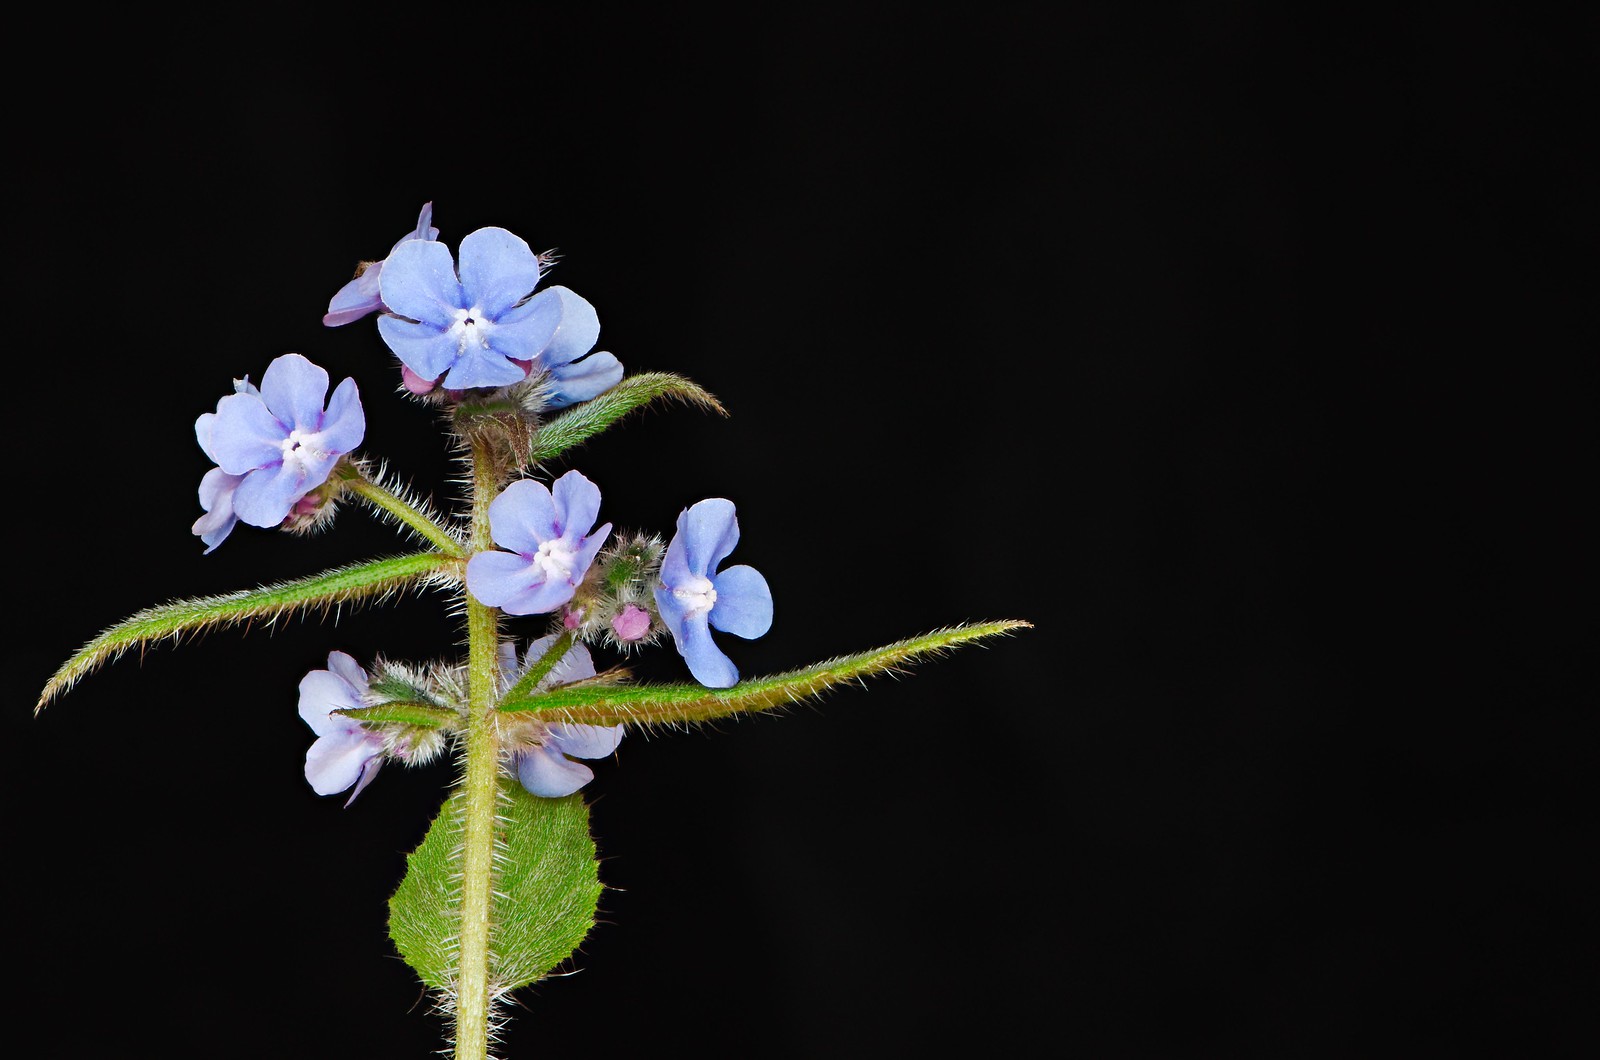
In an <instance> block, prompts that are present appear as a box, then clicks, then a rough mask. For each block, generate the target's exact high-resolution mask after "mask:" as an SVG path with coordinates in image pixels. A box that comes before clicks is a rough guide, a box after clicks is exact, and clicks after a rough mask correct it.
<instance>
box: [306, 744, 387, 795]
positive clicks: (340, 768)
mask: <svg viewBox="0 0 1600 1060" xmlns="http://www.w3.org/2000/svg"><path fill="white" fill-rule="evenodd" d="M381 753H382V749H381V747H378V746H375V745H374V744H373V742H372V741H370V740H368V739H367V738H366V734H365V733H361V732H350V731H341V732H336V733H330V734H329V735H327V736H321V737H318V738H317V741H316V742H315V743H313V744H312V745H311V747H310V749H309V750H307V751H306V780H307V781H309V782H310V784H311V790H312V791H314V792H316V793H317V794H318V795H336V794H338V793H339V792H341V791H343V790H345V789H346V788H348V787H350V786H351V785H353V784H355V783H356V782H357V781H359V780H360V779H361V776H362V773H363V772H365V771H366V769H367V767H368V765H369V764H370V762H371V761H372V759H373V758H374V757H377V756H378V755H380V754H381ZM367 779H368V780H370V779H371V778H370V777H368V778H367Z"/></svg>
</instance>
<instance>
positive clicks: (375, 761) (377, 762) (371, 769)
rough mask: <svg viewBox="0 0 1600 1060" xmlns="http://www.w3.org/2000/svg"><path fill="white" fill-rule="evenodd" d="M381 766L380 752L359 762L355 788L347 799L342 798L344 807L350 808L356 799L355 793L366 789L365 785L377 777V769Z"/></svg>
mask: <svg viewBox="0 0 1600 1060" xmlns="http://www.w3.org/2000/svg"><path fill="white" fill-rule="evenodd" d="M382 768H383V755H382V754H375V755H373V756H372V757H371V758H369V759H367V760H366V761H365V762H363V763H361V775H360V776H359V777H357V778H356V786H355V790H354V791H352V792H351V793H350V797H349V798H348V799H346V800H344V808H345V809H347V810H348V809H349V808H350V804H351V803H352V802H355V801H356V796H357V795H360V794H361V793H362V792H363V791H366V790H367V785H368V784H371V783H372V782H373V780H375V779H376V778H377V776H378V770H380V769H382Z"/></svg>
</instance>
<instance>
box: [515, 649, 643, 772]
mask: <svg viewBox="0 0 1600 1060" xmlns="http://www.w3.org/2000/svg"><path fill="white" fill-rule="evenodd" d="M555 640H556V635H555V634H553V633H552V634H551V635H550V636H548V637H540V638H539V639H538V640H536V641H534V642H533V643H532V644H530V645H528V652H527V654H526V655H525V656H523V661H522V665H521V666H518V665H517V651H516V648H514V647H513V646H512V645H510V644H502V645H501V646H500V673H501V683H502V686H503V687H504V688H509V687H510V686H511V685H512V684H514V683H515V681H516V678H517V676H518V675H520V674H521V673H522V671H523V670H525V669H527V667H528V665H529V664H531V663H534V662H537V661H538V660H539V659H541V658H543V657H544V653H545V652H547V651H549V650H550V646H551V645H552V644H554V643H555ZM594 675H595V670H594V660H593V659H591V658H590V657H589V649H588V648H585V647H584V646H583V645H582V644H574V645H573V646H572V647H571V648H570V649H568V651H567V653H566V654H565V655H563V656H562V657H561V660H560V661H559V662H557V663H556V664H555V666H553V667H551V669H550V672H549V673H547V674H545V675H544V678H543V679H542V680H540V682H539V684H538V686H537V687H536V688H535V691H536V692H547V691H549V690H550V689H552V688H559V687H560V686H562V685H569V684H571V683H572V682H574V681H582V680H585V679H587V678H590V677H593V676H594ZM622 732H623V728H622V726H621V725H576V724H571V723H568V722H550V723H544V722H536V731H535V734H534V739H535V740H537V742H536V743H532V744H528V745H525V746H524V747H523V748H522V749H521V750H519V751H518V752H517V754H516V758H515V767H516V771H517V779H518V780H520V781H521V782H522V786H523V787H525V788H527V789H528V790H529V791H530V792H532V793H533V794H535V795H539V796H541V797H543V798H547V799H559V798H561V797H562V796H564V795H571V794H572V793H573V792H575V791H577V790H578V789H579V788H581V787H583V786H584V785H585V784H587V783H589V781H591V780H593V779H594V771H593V770H591V769H590V768H589V767H588V766H586V765H584V764H582V763H581V762H574V761H572V759H573V758H605V757H606V756H608V755H610V754H612V753H613V752H615V751H616V749H617V745H618V744H620V743H621V742H622ZM569 755H570V756H571V757H570V758H569V757H568V756H569Z"/></svg>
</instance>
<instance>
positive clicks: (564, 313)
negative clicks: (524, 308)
mask: <svg viewBox="0 0 1600 1060" xmlns="http://www.w3.org/2000/svg"><path fill="white" fill-rule="evenodd" d="M540 298H546V299H554V300H555V301H556V302H557V304H558V305H559V307H560V312H561V316H560V325H559V326H558V327H557V328H556V331H555V334H554V335H552V336H551V337H550V343H549V345H548V346H546V347H545V350H544V353H542V354H540V356H539V364H540V365H541V366H542V367H544V368H546V369H550V368H556V367H558V366H560V365H563V364H567V363H569V362H572V361H576V360H577V359H578V358H579V357H582V356H583V355H584V354H586V353H588V352H589V351H590V350H592V349H594V344H595V343H596V342H598V341H599V339H600V314H598V313H596V312H595V311H594V306H592V305H590V304H589V300H588V299H586V298H583V297H581V296H579V295H577V294H574V293H573V292H572V290H570V289H569V288H566V287H561V286H556V287H551V288H549V289H547V290H545V291H543V292H541V293H540V294H539V295H538V296H537V297H535V298H534V299H533V300H532V301H533V302H536V301H538V300H539V299H540ZM529 304H530V305H531V304H532V302H530V303H529Z"/></svg>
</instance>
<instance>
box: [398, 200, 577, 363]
mask: <svg viewBox="0 0 1600 1060" xmlns="http://www.w3.org/2000/svg"><path fill="white" fill-rule="evenodd" d="M539 265H540V263H539V258H538V255H536V254H534V252H533V251H532V250H531V249H529V247H528V244H527V243H526V242H524V241H523V240H522V239H521V238H519V237H518V236H515V235H512V234H511V233H510V232H507V231H506V230H505V229H504V228H480V229H478V230H477V231H476V232H472V233H470V234H469V235H468V236H467V237H466V238H465V239H463V240H462V241H461V266H460V269H459V271H458V270H457V268H456V263H455V261H454V260H453V259H452V258H451V256H450V250H449V248H448V247H446V246H445V245H444V244H442V243H433V242H427V241H425V240H420V239H414V240H410V241H407V242H403V243H401V244H400V245H399V246H397V247H395V248H394V250H393V251H391V252H390V254H389V258H388V261H387V262H386V263H385V265H384V268H383V275H382V276H381V277H380V278H379V285H378V286H379V292H380V294H381V296H382V298H383V302H384V304H385V305H386V306H387V307H388V309H389V312H390V313H391V314H394V315H390V316H383V317H379V318H378V333H379V334H381V335H382V336H383V340H384V341H385V342H387V343H388V344H389V348H390V349H391V350H393V351H394V354H395V356H396V357H398V358H400V362H401V363H402V364H404V365H405V366H406V367H407V368H409V369H410V370H411V372H412V373H413V374H414V375H415V376H417V377H418V379H419V380H421V381H424V382H442V384H443V386H444V387H445V388H446V389H447V390H466V389H470V388H472V387H497V386H508V385H509V384H511V383H516V382H520V381H521V380H523V379H524V378H526V377H527V375H528V366H529V365H530V364H531V363H532V362H533V361H534V359H536V358H537V357H538V356H539V354H540V353H542V352H543V351H544V349H545V347H546V346H547V345H548V344H549V342H550V340H551V338H552V337H554V335H555V334H556V330H557V328H559V327H560V325H561V321H562V312H563V306H562V301H561V299H560V297H559V296H555V295H554V291H553V290H551V291H545V292H543V294H542V295H541V296H539V297H535V298H530V297H529V295H530V294H531V293H532V291H533V288H534V285H535V284H537V283H538V282H539Z"/></svg>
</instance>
